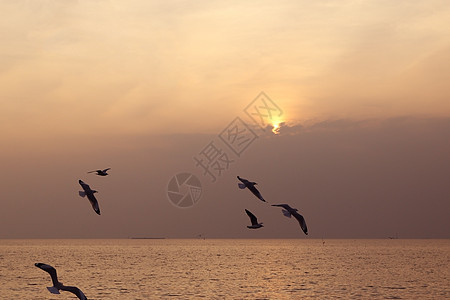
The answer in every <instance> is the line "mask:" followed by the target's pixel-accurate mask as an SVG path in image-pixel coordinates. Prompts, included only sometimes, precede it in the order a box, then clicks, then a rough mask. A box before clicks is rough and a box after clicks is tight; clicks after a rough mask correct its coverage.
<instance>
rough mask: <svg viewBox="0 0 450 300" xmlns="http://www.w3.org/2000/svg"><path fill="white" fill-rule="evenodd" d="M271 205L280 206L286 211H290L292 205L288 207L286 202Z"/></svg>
mask: <svg viewBox="0 0 450 300" xmlns="http://www.w3.org/2000/svg"><path fill="white" fill-rule="evenodd" d="M272 206H278V207H282V208H284V209H285V210H287V211H291V210H292V207H290V206H289V205H287V204H272Z"/></svg>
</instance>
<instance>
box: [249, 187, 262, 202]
mask: <svg viewBox="0 0 450 300" xmlns="http://www.w3.org/2000/svg"><path fill="white" fill-rule="evenodd" d="M248 189H249V190H250V191H251V192H252V193H253V195H255V196H256V197H258V199H259V200H261V201H264V202H266V200H264V198H263V196H262V195H261V193H260V192H259V191H258V189H257V188H255V186H254V185H250V186H248Z"/></svg>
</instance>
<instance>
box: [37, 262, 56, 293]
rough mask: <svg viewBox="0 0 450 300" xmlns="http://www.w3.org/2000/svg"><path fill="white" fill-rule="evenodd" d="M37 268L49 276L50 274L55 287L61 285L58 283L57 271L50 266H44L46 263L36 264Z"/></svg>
mask: <svg viewBox="0 0 450 300" xmlns="http://www.w3.org/2000/svg"><path fill="white" fill-rule="evenodd" d="M34 265H35V266H36V267H38V268H39V269H41V270H44V271H45V272H47V273H48V274H50V277H51V278H52V283H53V285H54V286H57V285H58V284H59V282H58V275H57V274H56V269H55V268H53V267H52V266H50V265H47V264H44V263H35V264H34ZM50 292H51V291H50Z"/></svg>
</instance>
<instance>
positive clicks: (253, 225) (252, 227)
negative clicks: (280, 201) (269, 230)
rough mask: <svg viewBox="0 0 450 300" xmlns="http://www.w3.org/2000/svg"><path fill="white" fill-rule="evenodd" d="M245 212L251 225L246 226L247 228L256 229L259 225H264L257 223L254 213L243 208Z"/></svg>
mask: <svg viewBox="0 0 450 300" xmlns="http://www.w3.org/2000/svg"><path fill="white" fill-rule="evenodd" d="M245 212H246V213H247V215H248V216H249V217H250V221H251V222H252V225H251V226H247V228H250V229H258V228H261V227H264V225H263V223H258V219H257V218H256V217H255V215H254V214H252V213H251V212H250V211H248V210H245Z"/></svg>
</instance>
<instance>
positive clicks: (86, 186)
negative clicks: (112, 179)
mask: <svg viewBox="0 0 450 300" xmlns="http://www.w3.org/2000/svg"><path fill="white" fill-rule="evenodd" d="M78 183H79V184H80V185H81V187H82V188H83V190H84V191H85V192H86V194H87V193H89V192H90V191H91V192H92V190H91V187H90V186H89V184H86V183H84V182H83V180H78Z"/></svg>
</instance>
